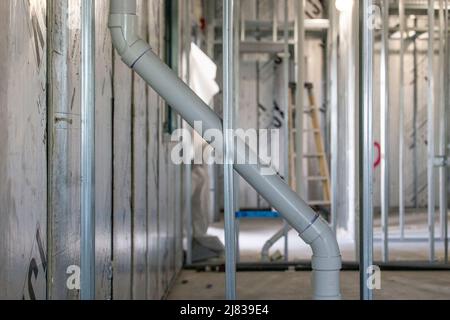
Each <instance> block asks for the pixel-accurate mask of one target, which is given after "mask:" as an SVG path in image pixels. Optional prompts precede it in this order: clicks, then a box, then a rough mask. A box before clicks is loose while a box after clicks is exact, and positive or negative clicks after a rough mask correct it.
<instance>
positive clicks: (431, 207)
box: [428, 0, 436, 262]
mask: <svg viewBox="0 0 450 320" xmlns="http://www.w3.org/2000/svg"><path fill="white" fill-rule="evenodd" d="M434 24H435V23H434V0H428V35H429V37H428V232H429V250H430V251H429V259H430V262H433V261H434V259H435V242H434V240H435V239H434V224H435V219H434V218H435V209H436V208H435V185H434V157H435V143H434V134H435V132H434V120H435V117H434V103H435V101H434V100H435V97H434V70H433V69H434V62H433V59H434Z"/></svg>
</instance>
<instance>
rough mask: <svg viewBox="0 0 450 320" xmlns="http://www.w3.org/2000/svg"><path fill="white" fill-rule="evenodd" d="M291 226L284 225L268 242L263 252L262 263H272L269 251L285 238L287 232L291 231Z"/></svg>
mask: <svg viewBox="0 0 450 320" xmlns="http://www.w3.org/2000/svg"><path fill="white" fill-rule="evenodd" d="M291 228H292V227H291V226H290V225H284V226H283V227H282V228H281V229H280V230H278V231H277V233H275V234H274V235H273V236H272V237H271V238H270V239H269V240H267V241H266V243H265V244H264V247H263V248H262V250H261V261H262V262H270V255H269V251H270V249H271V248H272V247H273V246H274V244H275V243H277V242H278V240H280V239H281V238H283V237H284V236H285V234H286V233H287V232H289V231H290V230H291Z"/></svg>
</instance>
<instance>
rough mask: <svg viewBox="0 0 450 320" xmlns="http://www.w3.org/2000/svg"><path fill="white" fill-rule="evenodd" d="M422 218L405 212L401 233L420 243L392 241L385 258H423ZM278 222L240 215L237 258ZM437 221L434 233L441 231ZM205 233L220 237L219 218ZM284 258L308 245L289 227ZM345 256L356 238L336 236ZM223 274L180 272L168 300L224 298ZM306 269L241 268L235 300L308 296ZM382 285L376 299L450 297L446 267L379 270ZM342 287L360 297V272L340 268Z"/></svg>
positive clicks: (256, 248) (301, 255) (394, 227)
mask: <svg viewBox="0 0 450 320" xmlns="http://www.w3.org/2000/svg"><path fill="white" fill-rule="evenodd" d="M426 221H427V217H426V214H424V213H418V214H411V213H410V214H408V216H407V226H406V236H407V237H422V238H423V239H424V240H425V241H421V242H406V243H405V242H403V243H402V242H391V243H390V245H389V251H390V256H389V258H390V261H427V260H428V253H429V245H428V242H427V241H426V239H427V236H428V233H427V225H426ZM282 225H283V222H282V221H279V220H243V221H242V222H241V224H240V257H241V262H256V261H259V259H260V251H261V247H262V246H263V244H264V242H265V241H266V240H267V239H268V238H270V236H272V235H273V234H274V233H275V232H276V231H278V230H279V228H281V227H282ZM374 225H375V228H374V231H375V237H377V236H378V237H380V227H379V225H380V223H379V220H376V221H375V224H374ZM439 231H440V229H439V227H438V223H437V224H436V235H437V236H438V235H439V234H440V232H439ZM209 233H210V234H211V235H215V236H217V237H219V239H221V240H222V241H223V233H224V231H223V223H218V224H215V225H213V226H212V227H211V228H210V230H209ZM390 233H391V235H392V236H393V237H396V236H398V234H399V229H398V220H397V219H395V217H394V218H393V219H391V226H390ZM283 244H284V241H279V242H278V243H277V244H276V245H275V246H274V248H273V249H272V251H271V253H274V252H275V251H277V250H278V251H279V252H281V253H283V252H284V247H283ZM289 244H290V245H289V258H290V260H291V261H295V260H309V259H310V257H311V250H310V248H309V247H308V246H307V245H305V244H304V243H302V241H301V240H300V239H299V238H298V236H297V234H296V233H295V232H294V231H291V232H290V233H289ZM339 245H340V248H341V253H342V256H343V259H344V260H345V261H355V259H356V258H355V257H356V256H355V242H354V241H353V240H349V239H348V238H347V239H345V238H344V239H342V238H341V239H339ZM374 255H375V260H378V261H379V260H380V259H381V243H380V242H376V243H375V244H374ZM436 256H437V260H438V261H441V262H442V260H443V256H444V245H443V242H442V241H441V242H436ZM224 277H225V275H224V274H223V273H205V272H203V273H197V272H194V271H183V272H182V273H181V275H180V277H179V278H178V280H177V282H176V284H175V286H174V288H173V290H172V291H171V293H170V295H169V299H176V300H178V299H199V300H205V299H224V291H225V288H224V280H225V279H224ZM310 279H311V274H310V272H243V273H238V295H239V298H240V299H256V300H257V299H269V300H271V299H287V300H296V299H302V300H304V299H309V298H310V297H311V292H312V290H311V284H310V281H311V280H310ZM381 283H382V285H381V290H376V291H375V293H374V295H375V299H388V300H391V299H392V300H396V299H433V300H436V299H450V271H430V272H428V271H420V272H419V271H417V272H416V271H414V272H412V271H410V272H382V274H381ZM341 286H342V293H343V297H344V299H349V300H352V299H358V298H359V274H358V273H357V272H342V276H341Z"/></svg>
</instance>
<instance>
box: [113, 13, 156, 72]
mask: <svg viewBox="0 0 450 320" xmlns="http://www.w3.org/2000/svg"><path fill="white" fill-rule="evenodd" d="M108 27H109V29H110V30H111V37H112V43H113V45H114V48H116V50H117V52H118V53H119V55H120V56H121V57H122V60H123V62H124V63H125V64H126V65H127V66H128V67H130V68H133V66H134V64H135V63H136V62H137V61H138V60H139V58H141V57H142V56H143V55H144V54H146V53H147V52H148V51H149V50H151V47H150V46H149V45H148V44H147V43H146V42H145V41H143V40H142V39H140V38H139V37H138V36H137V16H136V15H134V14H111V15H109V22H108Z"/></svg>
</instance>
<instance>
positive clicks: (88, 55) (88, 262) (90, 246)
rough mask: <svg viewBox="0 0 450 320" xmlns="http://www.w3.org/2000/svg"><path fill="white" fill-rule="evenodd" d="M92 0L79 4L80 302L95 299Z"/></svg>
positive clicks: (93, 33)
mask: <svg viewBox="0 0 450 320" xmlns="http://www.w3.org/2000/svg"><path fill="white" fill-rule="evenodd" d="M94 170H95V1H91V0H83V1H82V2H81V252H80V259H81V292H80V294H81V299H82V300H94V299H95V187H94V183H95V181H94V180H95V177H94V174H95V171H94Z"/></svg>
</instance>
